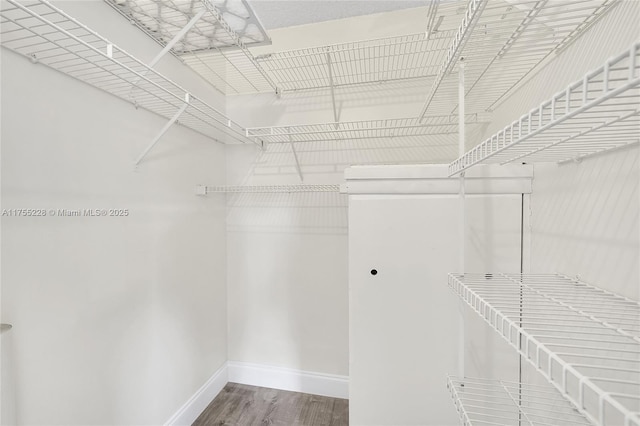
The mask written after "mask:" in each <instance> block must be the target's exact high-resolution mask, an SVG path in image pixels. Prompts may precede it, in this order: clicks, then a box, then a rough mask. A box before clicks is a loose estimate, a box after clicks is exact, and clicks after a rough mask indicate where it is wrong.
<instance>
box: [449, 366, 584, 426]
mask: <svg viewBox="0 0 640 426" xmlns="http://www.w3.org/2000/svg"><path fill="white" fill-rule="evenodd" d="M447 388H448V389H449V392H450V393H451V397H452V398H453V401H454V404H455V407H456V411H458V414H459V415H460V420H461V421H462V424H464V425H465V426H476V425H487V424H491V425H523V426H525V425H526V426H566V425H572V426H592V423H591V422H590V421H589V420H588V419H587V418H586V417H585V416H584V415H583V414H582V413H580V412H579V411H577V410H576V409H575V408H574V407H573V406H572V405H571V404H570V403H569V402H568V401H565V400H563V397H562V395H561V394H560V393H559V392H558V391H557V390H556V389H555V388H553V386H550V385H547V386H544V385H533V384H527V383H518V382H510V381H504V380H487V379H477V378H469V377H464V378H457V377H452V376H449V377H448V378H447Z"/></svg>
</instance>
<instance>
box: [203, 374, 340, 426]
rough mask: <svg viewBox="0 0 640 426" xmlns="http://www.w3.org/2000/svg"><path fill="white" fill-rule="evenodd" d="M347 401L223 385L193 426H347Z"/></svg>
mask: <svg viewBox="0 0 640 426" xmlns="http://www.w3.org/2000/svg"><path fill="white" fill-rule="evenodd" d="M348 424H349V401H348V400H346V399H339V398H329V397H326V396H317V395H310V394H306V393H298V392H289V391H282V390H276V389H269V388H261V387H257V386H248V385H241V384H238V383H227V385H226V386H225V388H224V389H223V390H222V392H220V394H218V396H217V397H216V399H214V400H213V401H212V402H211V404H209V406H208V407H207V408H206V409H205V410H204V412H203V413H202V414H201V415H200V417H198V418H197V419H196V421H195V422H194V423H193V426H220V425H226V426H230V425H233V426H347V425H348Z"/></svg>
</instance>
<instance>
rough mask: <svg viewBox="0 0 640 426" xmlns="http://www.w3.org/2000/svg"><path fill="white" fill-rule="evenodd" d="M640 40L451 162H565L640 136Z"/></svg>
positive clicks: (461, 165) (462, 165)
mask: <svg viewBox="0 0 640 426" xmlns="http://www.w3.org/2000/svg"><path fill="white" fill-rule="evenodd" d="M639 116H640V41H639V42H636V43H634V44H633V46H632V47H631V48H630V49H629V50H627V51H626V52H624V53H622V54H620V55H618V56H616V57H613V58H611V59H609V60H608V61H607V62H605V64H604V65H602V66H601V67H599V68H598V69H595V70H593V71H591V72H589V73H587V74H586V75H585V76H584V78H583V79H581V80H579V81H576V82H575V83H573V84H570V85H569V86H568V87H567V88H566V89H565V90H563V91H562V92H559V93H557V94H555V95H554V96H553V97H552V98H551V99H550V100H548V101H546V102H544V103H542V104H541V105H540V106H538V107H537V108H534V109H532V110H531V111H530V112H529V113H528V114H525V115H523V116H522V117H520V118H519V119H518V120H516V121H514V122H513V123H511V124H510V125H508V126H507V127H505V128H504V129H503V130H501V131H500V132H498V133H497V134H495V135H493V136H492V137H490V138H488V139H487V140H486V141H484V142H483V143H481V144H479V145H477V146H476V147H475V148H473V149H471V150H470V151H468V152H467V153H465V154H464V155H463V156H461V157H460V158H458V159H457V160H455V161H453V162H452V163H451V164H450V165H449V172H450V174H452V175H453V174H456V173H459V172H461V171H463V170H465V169H467V168H469V167H471V166H473V165H475V164H478V163H501V164H506V163H509V162H514V161H518V162H523V161H527V162H536V161H547V162H548V161H556V162H562V161H567V160H571V159H575V158H583V157H587V156H589V155H593V154H596V153H599V152H602V151H606V150H609V149H614V148H619V147H621V146H625V145H628V144H633V143H637V142H638V140H639V139H640V117H639Z"/></svg>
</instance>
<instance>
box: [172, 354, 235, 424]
mask: <svg viewBox="0 0 640 426" xmlns="http://www.w3.org/2000/svg"><path fill="white" fill-rule="evenodd" d="M228 382H229V380H228V368H227V363H225V364H224V365H223V366H222V367H220V368H219V369H218V371H216V372H215V373H213V375H212V376H211V377H210V378H209V380H207V382H206V383H205V384H204V385H202V387H200V389H198V390H197V391H196V393H195V394H193V396H192V397H191V398H189V400H188V401H187V402H185V403H184V405H183V406H182V407H180V409H179V410H178V411H177V412H176V413H175V414H174V415H173V416H171V418H170V419H169V420H168V421H167V422H166V423H165V425H166V426H174V425H175V426H182V425H187V426H191V424H193V422H194V421H195V420H196V419H197V418H198V416H199V415H200V414H202V412H203V411H204V409H205V408H207V406H208V405H209V404H210V403H211V401H213V399H214V398H215V397H216V396H218V394H219V393H220V391H221V390H222V389H223V388H224V387H225V385H226V384H227V383H228Z"/></svg>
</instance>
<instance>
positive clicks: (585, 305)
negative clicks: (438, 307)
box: [449, 273, 640, 426]
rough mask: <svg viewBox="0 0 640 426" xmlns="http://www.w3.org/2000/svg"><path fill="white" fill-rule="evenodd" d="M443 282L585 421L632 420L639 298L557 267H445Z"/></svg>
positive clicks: (635, 415) (637, 393)
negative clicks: (527, 270)
mask: <svg viewBox="0 0 640 426" xmlns="http://www.w3.org/2000/svg"><path fill="white" fill-rule="evenodd" d="M449 287H451V289H453V291H454V292H455V293H456V294H457V295H458V296H460V297H461V298H462V300H464V301H465V302H466V303H467V304H468V305H469V306H470V307H471V308H472V309H473V310H474V311H475V312H476V313H478V314H479V315H480V316H481V317H482V319H483V320H485V321H486V322H487V323H488V324H489V325H490V326H491V327H493V328H494V329H495V330H496V331H497V332H498V334H500V335H501V336H502V337H503V338H504V339H505V340H506V341H507V342H508V343H509V344H510V345H511V346H512V347H513V348H514V349H515V350H516V351H518V352H519V353H520V354H521V355H522V357H523V359H525V360H527V361H528V362H529V363H531V364H532V365H533V366H534V367H535V368H536V369H537V370H538V371H539V372H540V373H541V374H542V375H543V376H544V377H545V378H546V379H547V380H548V381H549V382H550V383H551V384H552V385H554V386H555V387H556V388H557V389H558V390H559V391H560V392H561V393H562V395H564V396H565V398H567V400H569V401H570V402H571V403H572V404H573V405H574V406H575V407H576V408H577V409H578V410H582V411H584V414H585V416H586V417H587V418H588V419H589V420H590V421H591V422H593V424H595V425H600V426H604V425H611V424H620V425H624V426H633V425H635V426H638V425H640V413H639V411H638V405H639V404H640V303H639V302H637V301H634V300H631V299H628V298H625V297H622V296H619V295H616V294H614V293H611V292H608V291H606V290H602V289H599V288H597V287H594V286H591V285H589V284H586V283H584V282H581V281H579V280H577V279H571V278H568V277H565V276H563V275H550V274H501V273H496V274H493V273H488V274H466V273H465V274H449ZM593 401H597V403H593Z"/></svg>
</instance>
